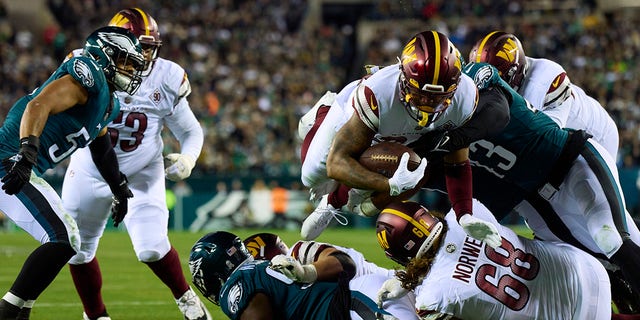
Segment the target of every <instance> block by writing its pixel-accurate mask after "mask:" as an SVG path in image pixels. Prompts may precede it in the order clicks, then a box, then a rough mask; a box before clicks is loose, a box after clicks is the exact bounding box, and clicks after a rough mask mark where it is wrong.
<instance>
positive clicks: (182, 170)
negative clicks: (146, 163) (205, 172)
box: [164, 153, 196, 181]
mask: <svg viewBox="0 0 640 320" xmlns="http://www.w3.org/2000/svg"><path fill="white" fill-rule="evenodd" d="M165 159H166V160H168V161H169V164H170V165H169V167H167V168H166V169H164V174H165V176H166V177H167V179H169V180H171V181H180V180H184V179H186V178H188V177H189V176H190V175H191V170H193V167H195V165H196V160H195V159H193V157H192V156H190V155H188V154H181V153H170V154H168V155H167V156H166V157H165Z"/></svg>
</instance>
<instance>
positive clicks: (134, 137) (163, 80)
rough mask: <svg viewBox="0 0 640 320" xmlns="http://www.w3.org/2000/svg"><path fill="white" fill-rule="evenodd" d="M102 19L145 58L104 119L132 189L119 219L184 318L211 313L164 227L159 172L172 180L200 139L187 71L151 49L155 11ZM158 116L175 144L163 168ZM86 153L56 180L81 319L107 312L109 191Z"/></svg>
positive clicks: (157, 42)
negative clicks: (73, 242)
mask: <svg viewBox="0 0 640 320" xmlns="http://www.w3.org/2000/svg"><path fill="white" fill-rule="evenodd" d="M109 25H110V26H117V27H122V28H126V29H128V30H130V31H131V32H132V33H133V34H134V35H135V36H136V37H137V38H138V39H139V41H140V44H141V46H142V49H143V52H144V58H145V60H144V61H145V69H144V74H143V79H142V84H141V85H140V89H139V90H138V92H137V93H136V94H130V93H126V92H122V93H118V99H119V100H120V106H121V108H120V112H119V113H117V114H116V115H115V118H114V119H113V121H111V122H110V123H109V124H108V130H109V135H110V137H111V144H113V146H114V150H115V152H116V155H117V157H118V161H119V162H120V169H121V170H122V172H124V173H125V174H126V175H127V177H128V179H129V187H130V188H131V190H132V191H133V192H134V194H135V195H136V197H135V198H133V199H132V200H131V201H130V202H129V213H130V214H129V215H127V217H126V218H125V219H124V224H125V226H126V229H127V232H128V233H129V236H130V238H131V242H132V243H133V249H134V251H135V253H136V256H137V258H138V260H139V261H141V262H142V263H145V264H146V265H147V266H148V267H149V268H150V269H151V271H153V273H154V274H155V275H156V276H157V277H158V278H159V279H160V280H161V281H162V282H163V283H164V284H165V285H166V286H167V287H168V288H169V290H171V294H172V295H173V297H174V298H175V301H176V303H177V305H178V308H179V310H180V312H181V313H182V314H183V315H184V319H189V320H195V319H210V318H211V316H210V315H209V313H208V311H207V309H206V307H205V306H204V304H203V303H202V302H201V301H200V299H199V298H198V296H197V295H196V293H195V292H194V291H193V290H192V289H191V288H190V287H189V285H188V283H187V281H186V279H185V276H184V273H183V271H182V267H181V264H180V257H179V255H178V252H177V251H176V249H175V248H173V246H172V245H171V243H170V241H169V238H168V235H167V232H168V223H169V212H168V210H167V204H166V199H165V176H166V178H167V179H170V180H173V181H178V180H182V179H186V178H187V177H189V175H190V173H191V170H192V169H193V167H194V165H195V163H196V159H197V158H198V156H199V154H200V150H201V148H202V143H203V131H202V128H201V126H200V124H199V123H198V120H197V119H196V118H195V116H194V114H193V112H192V111H191V109H190V107H189V102H188V100H187V97H188V96H189V93H190V92H191V87H190V85H189V79H188V78H187V73H186V72H185V70H184V69H183V68H182V67H180V66H179V65H178V64H176V63H174V62H172V61H169V60H165V59H162V58H160V57H158V50H159V48H160V46H161V44H162V40H161V38H160V32H159V30H158V25H157V23H156V21H155V20H154V18H153V17H152V16H151V15H149V14H148V13H146V12H145V11H143V10H141V9H139V8H128V9H124V10H121V11H119V12H118V13H116V14H115V15H114V16H113V18H112V19H111V21H110V22H109ZM165 124H166V126H167V127H168V128H169V129H170V130H171V132H172V133H173V135H174V136H175V137H176V138H177V139H178V141H179V142H180V146H181V153H172V154H169V155H167V157H166V158H167V160H168V161H169V163H170V165H169V167H168V168H166V169H165V168H164V162H163V157H162V151H163V141H162V137H161V132H162V128H163V126H164V125H165ZM89 156H90V155H89V153H88V152H78V153H77V154H75V155H74V156H72V157H71V162H70V163H69V167H68V169H67V172H66V175H65V178H64V183H63V186H62V199H63V204H64V208H65V210H66V211H67V212H69V213H70V214H71V216H72V217H74V218H76V219H77V221H78V228H79V230H80V239H81V247H80V250H79V251H78V253H77V254H76V255H75V256H73V258H71V260H70V261H69V266H70V270H71V275H72V278H73V280H74V284H75V286H76V290H77V291H78V294H79V296H80V299H81V300H82V304H83V306H84V314H83V317H84V319H85V320H87V319H91V320H94V319H99V320H107V319H109V316H108V313H107V309H106V306H105V304H104V302H103V300H102V295H101V287H102V275H101V273H100V266H99V264H98V260H97V259H96V251H97V249H98V243H99V240H100V237H101V236H102V234H103V232H104V229H105V226H106V223H107V211H108V208H109V203H110V197H111V195H110V194H109V189H108V187H107V184H106V183H105V181H104V179H102V177H101V176H100V174H99V172H98V170H97V168H96V166H95V165H94V164H93V163H92V162H91V161H90V158H89ZM79 194H82V196H81V197H79V196H78V195H79Z"/></svg>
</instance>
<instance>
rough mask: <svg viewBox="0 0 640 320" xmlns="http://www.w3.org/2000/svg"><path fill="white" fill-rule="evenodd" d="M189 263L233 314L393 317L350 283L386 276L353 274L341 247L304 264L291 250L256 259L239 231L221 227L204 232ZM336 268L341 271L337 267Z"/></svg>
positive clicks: (294, 318)
mask: <svg viewBox="0 0 640 320" xmlns="http://www.w3.org/2000/svg"><path fill="white" fill-rule="evenodd" d="M189 268H190V269H191V275H192V277H193V283H194V285H195V286H196V287H197V288H198V289H200V291H202V294H203V295H204V296H205V297H207V298H208V299H209V300H211V302H213V303H215V304H216V305H219V306H220V308H221V309H222V311H223V312H224V313H225V314H226V315H227V316H228V317H229V318H230V319H251V320H261V319H291V320H298V319H309V320H313V319H318V320H320V319H322V320H324V319H338V320H340V319H345V320H346V319H351V318H350V311H351V310H353V311H356V312H357V314H358V315H359V316H360V317H362V318H363V319H380V318H382V319H395V318H393V317H392V316H391V315H390V314H389V313H388V312H386V311H385V310H383V309H381V308H378V307H377V306H376V303H375V301H374V300H372V299H371V298H369V297H367V296H366V295H365V294H363V293H362V292H359V291H353V290H350V288H349V286H350V285H353V284H354V283H355V285H360V284H359V283H356V282H361V281H371V282H373V281H377V282H378V286H381V285H382V284H383V283H384V281H385V279H387V277H380V276H379V275H367V276H363V277H359V278H357V279H353V277H354V276H355V264H354V262H353V260H351V258H350V257H349V256H348V255H346V254H344V253H342V252H332V253H329V254H327V255H324V256H322V257H319V258H318V259H317V260H315V261H314V262H313V264H305V265H302V264H301V263H300V262H298V261H297V260H295V259H293V258H292V257H290V256H285V255H278V256H276V257H275V258H273V260H272V261H271V262H270V261H268V260H254V259H253V256H252V255H251V253H250V252H249V250H248V249H247V247H246V246H245V245H244V243H243V242H242V241H241V240H240V238H238V237H237V236H236V235H234V234H232V233H229V232H225V231H218V232H212V233H209V234H207V235H205V236H204V237H202V238H200V239H199V240H198V241H197V242H196V243H195V244H194V246H193V248H192V249H191V254H190V256H189ZM336 271H337V272H336Z"/></svg>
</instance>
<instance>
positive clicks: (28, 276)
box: [10, 242, 76, 300]
mask: <svg viewBox="0 0 640 320" xmlns="http://www.w3.org/2000/svg"><path fill="white" fill-rule="evenodd" d="M74 254H76V252H75V250H73V248H72V247H71V245H70V244H69V243H61V242H47V243H45V244H43V245H41V246H39V247H38V248H36V249H35V250H33V252H32V253H31V254H30V255H29V257H27V260H26V261H25V262H24V264H23V265H22V270H20V273H19V274H18V277H17V278H16V281H15V282H14V283H13V285H12V286H11V290H10V291H11V292H12V293H14V294H15V295H16V296H19V297H21V298H22V299H25V300H36V299H37V298H38V296H40V294H41V293H42V292H43V291H44V289H46V288H47V287H48V286H49V285H50V284H51V282H53V279H55V278H56V276H57V275H58V273H60V270H61V269H62V267H64V265H65V264H66V263H67V261H69V259H71V257H73V255H74Z"/></svg>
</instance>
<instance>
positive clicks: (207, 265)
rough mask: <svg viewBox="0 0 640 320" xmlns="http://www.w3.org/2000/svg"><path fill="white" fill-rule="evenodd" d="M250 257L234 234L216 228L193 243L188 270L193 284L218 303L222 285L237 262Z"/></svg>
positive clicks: (234, 268) (249, 259)
mask: <svg viewBox="0 0 640 320" xmlns="http://www.w3.org/2000/svg"><path fill="white" fill-rule="evenodd" d="M251 260H253V256H251V253H249V250H247V247H246V246H245V245H244V243H243V242H242V240H240V238H239V237H238V236H236V235H235V234H233V233H229V232H226V231H217V232H212V233H209V234H207V235H205V236H204V237H202V238H200V240H198V241H196V243H195V244H194V245H193V247H192V248H191V254H190V255H189V270H190V271H191V277H192V279H193V284H194V285H195V286H196V288H198V290H200V292H202V295H203V296H205V297H206V298H207V299H209V300H210V301H211V302H213V303H215V304H216V305H218V304H219V301H220V289H222V285H223V284H224V283H225V282H226V281H227V279H228V278H229V276H231V273H233V271H234V270H236V268H238V266H240V265H241V264H243V263H244V262H246V261H251Z"/></svg>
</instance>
